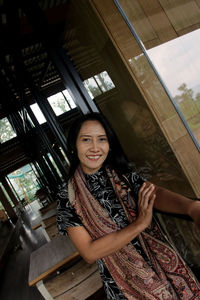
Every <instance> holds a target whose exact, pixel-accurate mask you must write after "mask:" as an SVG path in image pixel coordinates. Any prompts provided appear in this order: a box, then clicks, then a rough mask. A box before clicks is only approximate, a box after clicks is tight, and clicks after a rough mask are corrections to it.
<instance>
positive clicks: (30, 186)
mask: <svg viewBox="0 0 200 300" xmlns="http://www.w3.org/2000/svg"><path fill="white" fill-rule="evenodd" d="M8 180H9V181H10V182H11V186H12V188H14V190H15V191H16V193H17V194H18V196H19V198H20V199H21V200H22V199H25V201H26V202H27V203H29V202H31V201H34V200H35V193H36V191H37V190H38V189H39V185H38V181H37V177H36V175H35V173H34V172H33V170H32V168H31V166H30V165H29V164H28V165H25V166H24V167H22V168H20V169H17V170H15V171H13V172H12V173H10V174H9V175H8Z"/></svg>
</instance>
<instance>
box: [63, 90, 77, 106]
mask: <svg viewBox="0 0 200 300" xmlns="http://www.w3.org/2000/svg"><path fill="white" fill-rule="evenodd" d="M62 93H63V94H64V95H65V97H66V99H67V101H68V103H69V105H70V106H71V108H72V109H73V108H75V107H76V104H75V103H74V100H73V99H72V97H71V96H70V94H69V92H68V90H64V91H62Z"/></svg>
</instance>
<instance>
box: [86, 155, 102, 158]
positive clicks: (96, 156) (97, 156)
mask: <svg viewBox="0 0 200 300" xmlns="http://www.w3.org/2000/svg"><path fill="white" fill-rule="evenodd" d="M99 157H100V155H95V156H89V155H88V158H89V159H98V158H99Z"/></svg>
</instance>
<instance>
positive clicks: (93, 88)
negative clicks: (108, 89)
mask: <svg viewBox="0 0 200 300" xmlns="http://www.w3.org/2000/svg"><path fill="white" fill-rule="evenodd" d="M83 84H84V86H85V88H86V90H87V91H88V94H89V95H90V97H91V98H92V99H93V98H94V97H96V96H98V95H100V94H102V92H101V90H100V88H99V87H98V85H97V83H96V82H95V80H94V78H92V77H91V78H88V79H86V80H85V81H84V82H83Z"/></svg>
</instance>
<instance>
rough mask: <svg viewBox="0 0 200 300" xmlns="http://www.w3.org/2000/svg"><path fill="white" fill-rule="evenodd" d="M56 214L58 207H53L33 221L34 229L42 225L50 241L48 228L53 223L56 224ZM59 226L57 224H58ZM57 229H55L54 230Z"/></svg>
mask: <svg viewBox="0 0 200 300" xmlns="http://www.w3.org/2000/svg"><path fill="white" fill-rule="evenodd" d="M56 215H57V209H56V208H52V209H50V210H49V211H47V212H46V213H45V214H43V215H42V216H39V217H37V218H36V219H35V220H33V221H32V222H31V225H32V229H33V230H35V229H37V228H38V227H42V232H43V234H44V236H45V238H46V240H47V242H49V241H50V240H51V238H50V236H49V234H48V232H47V228H48V227H49V226H50V227H51V226H52V225H56V223H57V222H56ZM56 226H57V225H56ZM54 231H55V230H54Z"/></svg>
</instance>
